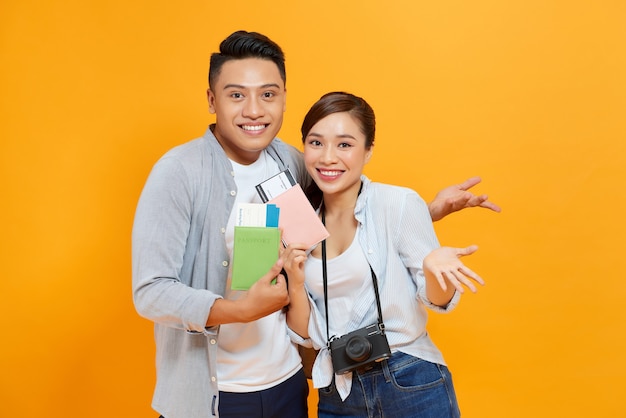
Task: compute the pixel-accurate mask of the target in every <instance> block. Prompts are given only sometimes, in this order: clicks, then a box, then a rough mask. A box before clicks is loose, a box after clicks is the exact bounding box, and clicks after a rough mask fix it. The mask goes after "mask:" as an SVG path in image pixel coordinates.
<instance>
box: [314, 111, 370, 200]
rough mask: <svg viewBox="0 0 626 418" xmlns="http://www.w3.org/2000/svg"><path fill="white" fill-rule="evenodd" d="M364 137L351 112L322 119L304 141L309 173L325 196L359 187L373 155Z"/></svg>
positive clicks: (339, 113) (333, 114)
mask: <svg viewBox="0 0 626 418" xmlns="http://www.w3.org/2000/svg"><path fill="white" fill-rule="evenodd" d="M365 143H366V140H365V135H364V134H363V132H362V130H361V127H360V125H359V123H358V121H357V120H356V119H354V118H353V117H352V116H351V115H350V113H348V112H338V113H332V114H330V115H328V116H326V117H324V118H323V119H320V120H319V121H318V122H317V123H316V124H315V125H313V127H312V128H311V129H310V130H309V132H308V134H307V135H306V137H305V139H304V162H305V164H306V168H307V171H308V172H309V174H310V176H311V177H312V178H313V180H314V181H315V183H317V185H318V187H319V188H320V190H322V192H323V193H324V194H335V193H340V192H344V191H346V190H351V189H353V188H358V187H360V184H361V183H360V182H361V174H362V173H363V167H364V166H365V164H367V162H368V161H369V160H370V157H371V155H372V149H371V147H370V148H369V149H366V147H365Z"/></svg>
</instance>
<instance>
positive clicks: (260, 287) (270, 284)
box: [207, 259, 289, 327]
mask: <svg viewBox="0 0 626 418" xmlns="http://www.w3.org/2000/svg"><path fill="white" fill-rule="evenodd" d="M282 268H283V260H282V259H278V261H277V262H276V263H275V264H274V265H273V266H272V268H271V269H270V271H268V272H267V273H266V274H265V275H264V276H263V277H261V278H260V279H259V280H257V282H256V283H254V284H253V285H252V286H251V287H250V289H249V290H248V291H247V292H245V293H244V294H243V296H242V297H241V298H239V299H236V300H229V299H218V300H216V301H215V303H214V304H213V307H212V308H211V312H210V313H209V318H208V319H207V327H212V326H216V325H220V324H230V323H233V322H251V321H255V320H257V319H259V318H263V317H264V316H267V315H269V314H271V313H274V312H276V311H279V310H281V309H282V308H283V307H284V306H287V305H288V304H289V293H287V282H286V280H285V276H283V275H282V274H280V271H281V270H282Z"/></svg>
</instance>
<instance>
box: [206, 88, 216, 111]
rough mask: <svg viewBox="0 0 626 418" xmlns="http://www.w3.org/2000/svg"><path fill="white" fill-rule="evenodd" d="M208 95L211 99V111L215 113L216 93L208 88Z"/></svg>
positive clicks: (209, 99)
mask: <svg viewBox="0 0 626 418" xmlns="http://www.w3.org/2000/svg"><path fill="white" fill-rule="evenodd" d="M206 97H207V100H208V101H209V113H210V114H215V95H214V94H213V92H212V91H211V89H207V91H206Z"/></svg>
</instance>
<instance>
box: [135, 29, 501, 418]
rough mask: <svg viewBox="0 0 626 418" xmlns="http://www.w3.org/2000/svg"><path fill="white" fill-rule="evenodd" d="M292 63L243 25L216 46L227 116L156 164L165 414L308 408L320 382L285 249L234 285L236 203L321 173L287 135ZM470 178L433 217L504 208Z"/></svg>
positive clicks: (437, 204) (145, 241)
mask: <svg viewBox="0 0 626 418" xmlns="http://www.w3.org/2000/svg"><path fill="white" fill-rule="evenodd" d="M285 85H286V73H285V63H284V55H283V52H282V50H281V49H280V47H279V46H278V45H276V44H275V43H274V42H273V41H271V40H270V39H268V38H267V37H265V36H263V35H261V34H258V33H248V32H244V31H239V32H235V33H233V34H232V35H230V36H229V37H228V38H226V39H225V40H224V41H223V42H222V43H221V45H220V52H219V53H215V54H213V55H212V56H211V63H210V69H209V89H208V91H207V96H208V101H209V110H210V112H211V113H214V114H215V115H216V123H215V124H213V125H211V126H210V127H209V129H207V131H206V133H205V134H204V136H203V137H201V138H198V139H195V140H193V141H190V142H188V143H186V144H183V145H181V146H178V147H175V148H173V149H172V150H170V151H169V152H167V153H166V154H165V155H164V156H163V157H162V158H161V159H160V160H159V161H158V162H157V163H156V164H155V166H154V168H153V170H152V172H151V173H150V176H149V178H148V180H147V181H146V184H145V187H144V190H143V192H142V194H141V197H140V199H139V203H138V206H137V211H136V214H135V223H134V226H133V237H132V251H133V257H132V258H133V297H134V302H135V306H136V309H137V311H138V313H139V314H140V315H142V316H144V317H146V318H148V319H150V320H151V321H153V322H154V323H155V340H156V367H157V382H156V388H155V392H154V398H153V403H152V406H153V408H154V409H155V410H156V411H158V412H159V413H160V414H162V416H163V417H165V418H205V417H214V416H221V417H262V418H266V417H285V418H287V417H288V418H299V417H302V418H305V417H307V405H306V398H307V395H308V385H307V382H306V378H305V377H304V373H303V371H302V366H301V361H300V357H299V355H298V351H297V349H296V346H295V343H297V342H302V341H301V338H300V337H299V336H298V335H297V334H295V333H293V332H292V331H291V330H289V329H288V327H287V325H286V320H285V314H284V312H283V311H282V308H283V307H284V306H286V305H287V304H288V303H289V294H288V290H287V286H286V283H285V279H284V277H283V276H282V275H280V271H281V268H282V261H281V260H279V261H278V262H277V263H276V264H275V265H274V266H273V267H272V269H270V271H268V273H267V274H266V275H265V276H263V277H262V278H261V279H260V280H258V281H257V282H256V283H255V284H254V285H253V286H252V287H251V288H250V289H249V290H248V291H232V290H230V264H231V259H232V246H233V234H234V232H233V231H234V215H233V212H234V211H233V209H234V208H235V207H236V205H237V203H240V202H246V203H248V202H260V199H259V197H258V196H257V194H256V190H255V188H254V186H255V185H256V184H258V183H259V182H260V181H262V180H265V179H266V178H268V177H270V176H272V175H274V174H276V173H278V172H279V171H281V170H284V169H285V168H289V169H290V170H291V172H292V173H293V174H294V175H295V176H296V178H297V180H298V181H299V182H300V183H301V184H302V186H303V187H306V186H307V185H308V183H309V182H310V179H309V178H308V176H307V174H306V170H305V168H304V165H303V161H302V156H301V154H300V152H299V151H298V150H297V149H296V148H294V147H292V146H290V145H287V144H285V143H284V142H282V141H281V140H279V139H277V138H276V134H277V133H278V131H279V129H280V127H281V124H282V121H283V113H284V111H285V102H286V87H285ZM478 181H480V179H478V178H474V179H470V180H468V181H467V182H466V183H464V184H462V185H460V186H451V187H448V188H447V189H444V190H443V191H442V192H440V193H439V194H438V195H437V197H436V199H435V201H434V202H433V204H431V206H430V208H431V215H432V216H433V219H441V218H443V217H444V216H445V215H447V214H448V213H451V212H453V211H455V210H459V209H462V208H464V207H471V206H482V207H486V208H489V209H492V210H497V211H499V208H498V207H497V206H495V205H493V204H492V203H490V202H488V201H487V197H486V196H484V195H483V196H474V195H473V194H472V193H470V192H468V191H467V189H468V188H470V187H472V186H473V185H474V184H476V183H478Z"/></svg>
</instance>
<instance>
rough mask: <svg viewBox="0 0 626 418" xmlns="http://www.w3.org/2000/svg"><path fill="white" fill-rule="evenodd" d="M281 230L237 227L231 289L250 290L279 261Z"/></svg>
mask: <svg viewBox="0 0 626 418" xmlns="http://www.w3.org/2000/svg"><path fill="white" fill-rule="evenodd" d="M279 245H280V230H279V229H278V228H272V227H260V226H259V227H257V226H235V243H234V245H233V274H232V280H231V289H233V290H248V289H250V286H252V285H253V284H254V283H255V282H256V281H257V280H259V279H260V278H261V276H263V275H264V274H265V273H267V272H268V271H269V269H270V268H271V267H272V266H273V265H274V263H276V260H278V248H279Z"/></svg>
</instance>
